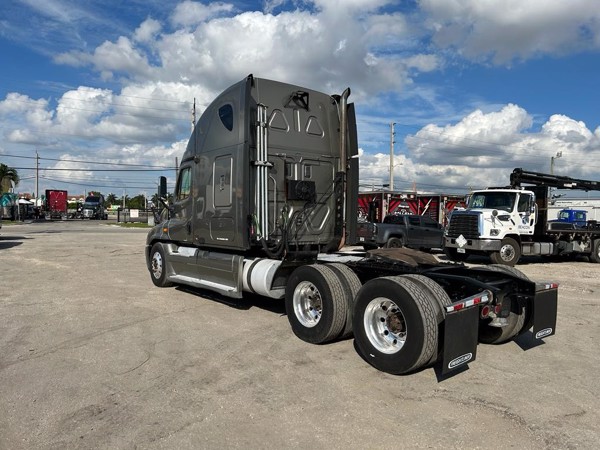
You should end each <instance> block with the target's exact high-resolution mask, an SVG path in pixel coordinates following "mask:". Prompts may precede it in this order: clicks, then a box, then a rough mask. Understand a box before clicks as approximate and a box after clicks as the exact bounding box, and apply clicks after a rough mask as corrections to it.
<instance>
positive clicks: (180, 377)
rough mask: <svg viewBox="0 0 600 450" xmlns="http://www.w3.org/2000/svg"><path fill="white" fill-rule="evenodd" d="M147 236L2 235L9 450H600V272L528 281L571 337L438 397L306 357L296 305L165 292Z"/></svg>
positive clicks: (117, 232) (413, 381)
mask: <svg viewBox="0 0 600 450" xmlns="http://www.w3.org/2000/svg"><path fill="white" fill-rule="evenodd" d="M145 236H146V230H142V229H123V228H120V227H117V226H114V225H110V224H107V223H105V222H79V221H76V222H75V221H73V222H42V223H30V224H22V225H5V226H4V227H3V228H2V229H1V230H0V289H1V290H0V317H1V320H0V448H1V449H37V448H43V449H64V448H94V449H96V448H111V449H113V448H124V449H128V448H169V449H170V448H177V449H181V448H194V449H197V448H210V449H219V448H245V449H254V448H299V449H306V448H311V449H336V448H340V449H342V448H344V449H364V448H371V449H375V448H377V449H382V448H527V449H557V448H560V449H571V448H584V449H585V448H590V449H591V448H597V447H598V443H599V442H600V412H599V410H598V401H599V397H600V396H599V395H598V388H597V385H598V381H597V378H598V374H599V372H600V351H598V345H597V342H598V340H599V338H600V327H599V325H598V320H597V317H596V316H595V315H594V314H600V296H599V295H598V294H599V293H600V265H595V264H591V263H588V262H583V261H578V262H552V263H547V262H543V261H536V260H532V261H529V262H527V263H526V264H522V265H520V266H519V269H521V270H522V271H523V272H525V273H526V274H527V275H529V276H530V278H532V279H537V280H545V281H556V282H559V283H560V284H561V288H560V290H559V309H558V323H557V334H556V335H555V336H552V337H550V338H547V339H546V340H545V343H544V344H542V345H538V346H532V345H531V342H530V341H529V340H528V339H525V338H523V339H521V338H520V339H519V341H517V342H510V343H508V344H505V345H500V346H486V345H480V346H479V348H478V353H477V360H476V361H474V362H473V363H472V364H470V366H469V369H468V370H466V371H464V372H462V373H460V374H458V375H456V376H454V377H451V378H448V379H445V380H442V381H439V379H438V377H437V375H436V373H435V371H434V370H433V369H431V368H429V369H425V370H422V371H419V372H417V373H413V374H410V375H405V376H392V375H388V374H385V373H381V372H378V371H376V370H375V369H373V368H372V367H371V366H369V365H368V364H367V363H365V362H364V361H363V360H362V359H361V358H360V357H359V356H358V355H357V353H356V352H355V350H354V347H353V340H352V339H349V340H343V341H340V342H335V343H332V344H328V345H321V346H315V345H310V344H307V343H305V342H302V341H300V340H299V339H297V338H296V337H295V336H294V335H293V334H292V332H291V330H290V328H289V324H288V321H287V318H286V316H285V310H284V307H283V302H282V301H277V300H269V299H266V298H261V297H256V296H251V297H248V298H245V299H243V300H239V301H238V300H232V299H225V298H223V297H220V296H218V295H215V294H209V293H207V292H203V291H199V290H191V289H187V288H168V289H159V288H156V287H154V285H153V284H152V282H151V281H150V278H149V275H148V272H147V270H146V267H145V260H144V243H145Z"/></svg>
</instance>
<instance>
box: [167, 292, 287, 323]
mask: <svg viewBox="0 0 600 450" xmlns="http://www.w3.org/2000/svg"><path fill="white" fill-rule="evenodd" d="M176 289H177V290H180V291H183V292H186V293H188V294H192V295H194V296H196V297H201V298H202V299H204V300H210V301H213V302H216V303H220V304H222V305H226V306H229V307H230V308H235V309H239V310H243V311H247V310H249V309H251V308H260V309H263V310H265V311H269V312H272V313H274V314H278V315H281V316H285V315H286V313H285V303H284V301H283V299H275V298H268V297H263V296H261V295H258V294H252V293H247V292H244V297H243V298H231V297H226V296H224V295H221V294H218V293H216V292H212V291H209V290H206V289H202V288H194V287H191V286H185V285H179V286H176Z"/></svg>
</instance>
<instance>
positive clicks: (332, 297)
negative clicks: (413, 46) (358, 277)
mask: <svg viewBox="0 0 600 450" xmlns="http://www.w3.org/2000/svg"><path fill="white" fill-rule="evenodd" d="M345 297H346V296H345V291H344V286H343V285H342V282H341V281H340V277H339V276H337V275H336V273H335V272H334V271H333V270H332V269H330V268H328V267H326V266H325V265H322V264H313V265H306V266H300V267H298V268H297V269H296V270H294V271H293V272H292V275H291V276H290V278H289V280H288V283H287V286H286V289H285V310H286V313H287V317H288V321H289V322H290V325H291V327H292V331H293V332H294V334H295V335H296V336H298V337H299V338H300V339H302V340H303V341H305V342H310V343H311V344H324V343H326V342H329V341H331V340H333V339H335V338H337V337H338V336H339V335H340V333H341V332H342V330H343V329H344V324H345V323H346V318H347V315H348V314H347V308H348V304H347V300H346V298H345Z"/></svg>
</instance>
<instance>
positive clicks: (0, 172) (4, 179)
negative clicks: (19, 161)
mask: <svg viewBox="0 0 600 450" xmlns="http://www.w3.org/2000/svg"><path fill="white" fill-rule="evenodd" d="M11 181H12V182H14V183H15V186H16V185H17V184H19V174H18V172H17V169H13V168H12V167H8V166H7V165H6V164H2V163H0V194H1V193H3V192H5V191H8V190H9V189H10V182H11Z"/></svg>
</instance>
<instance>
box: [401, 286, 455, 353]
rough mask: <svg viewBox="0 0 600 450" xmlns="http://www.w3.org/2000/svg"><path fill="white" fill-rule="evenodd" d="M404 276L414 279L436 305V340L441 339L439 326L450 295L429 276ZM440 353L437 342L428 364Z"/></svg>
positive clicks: (448, 303) (444, 314)
mask: <svg viewBox="0 0 600 450" xmlns="http://www.w3.org/2000/svg"><path fill="white" fill-rule="evenodd" d="M404 278H408V279H409V280H411V281H414V282H415V283H417V284H419V285H420V286H421V287H422V288H423V289H425V290H427V291H428V292H429V293H430V295H431V297H430V298H431V299H433V301H432V303H433V305H434V306H435V307H436V314H437V323H438V333H439V337H438V341H441V339H442V338H441V336H442V328H441V326H442V322H443V321H444V319H445V318H446V306H449V305H451V304H452V300H451V299H450V297H449V296H448V294H447V293H446V291H445V290H444V288H442V286H440V285H439V284H438V283H436V282H435V281H434V280H432V279H431V278H427V277H426V276H424V275H404ZM440 354H441V348H440V346H439V342H438V350H437V351H436V352H434V353H433V355H432V356H431V359H430V360H429V362H428V364H433V363H434V362H436V361H437V360H438V358H439V356H440Z"/></svg>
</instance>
